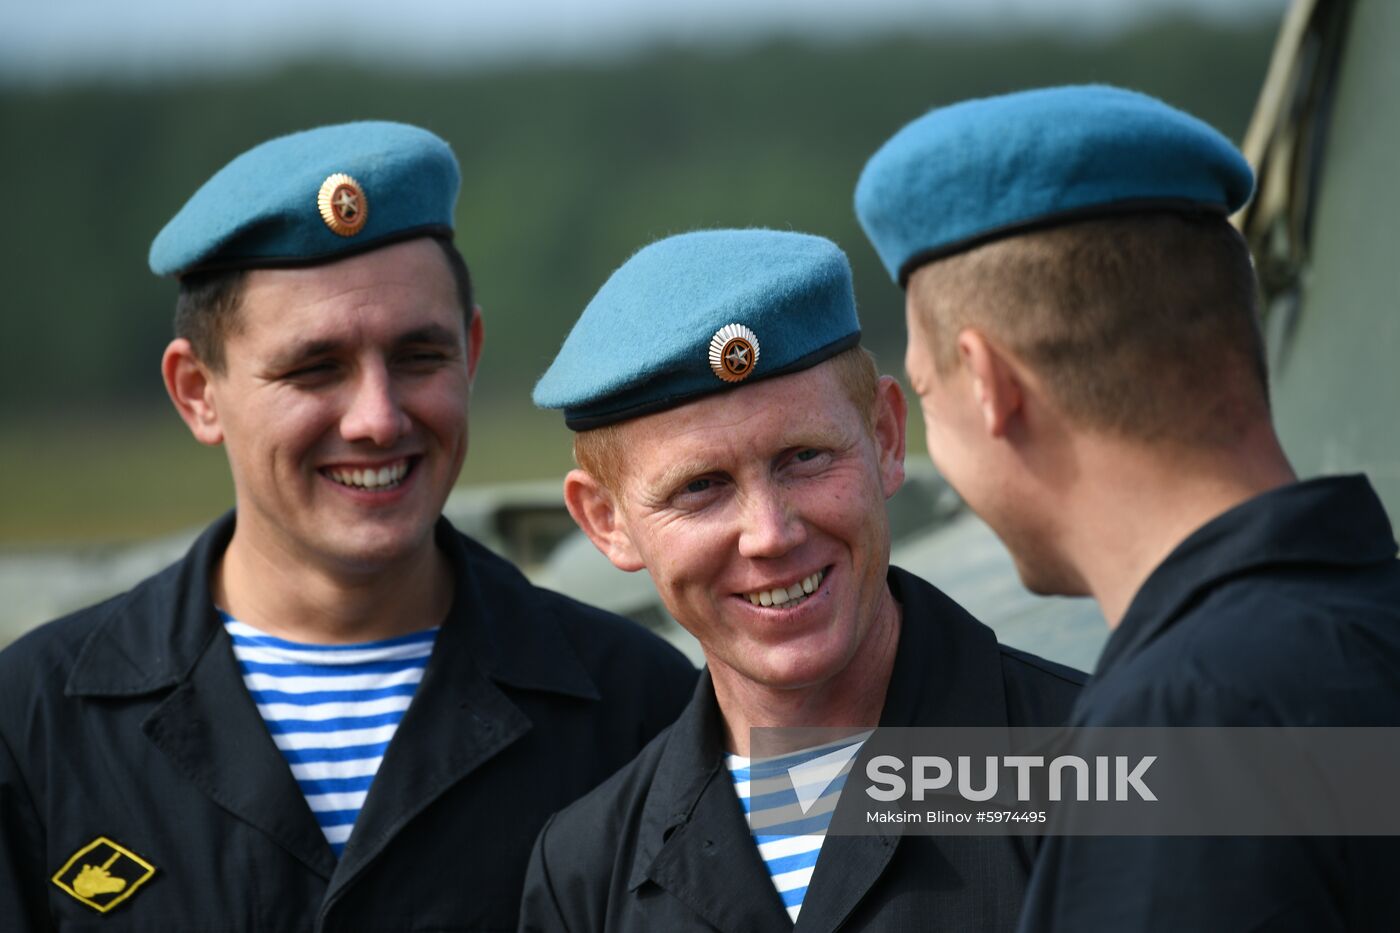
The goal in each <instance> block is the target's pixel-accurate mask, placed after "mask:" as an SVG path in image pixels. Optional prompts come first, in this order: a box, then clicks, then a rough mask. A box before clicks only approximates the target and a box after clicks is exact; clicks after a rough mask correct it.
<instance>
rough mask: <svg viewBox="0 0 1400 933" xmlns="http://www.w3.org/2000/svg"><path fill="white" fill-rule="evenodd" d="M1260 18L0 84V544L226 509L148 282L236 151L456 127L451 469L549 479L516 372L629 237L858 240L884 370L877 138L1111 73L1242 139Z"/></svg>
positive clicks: (623, 250) (871, 329)
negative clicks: (354, 126)
mask: <svg viewBox="0 0 1400 933" xmlns="http://www.w3.org/2000/svg"><path fill="white" fill-rule="evenodd" d="M1276 28H1277V20H1276V19H1274V18H1268V19H1266V20H1264V21H1259V22H1255V23H1244V24H1228V25H1226V24H1220V23H1210V24H1207V23H1203V22H1199V21H1195V20H1191V19H1185V18H1177V19H1165V20H1157V21H1153V22H1149V23H1143V24H1139V25H1137V26H1135V27H1133V28H1131V29H1130V30H1128V31H1125V32H1119V33H1116V34H1111V35H1096V36H1095V37H1094V38H1092V39H1084V40H1074V39H1069V38H1063V37H1060V38H1054V37H1046V36H1035V35H1029V34H1023V35H1002V36H998V35H994V34H989V33H975V34H961V35H950V36H945V37H889V38H885V39H879V40H876V39H864V40H861V41H859V42H855V43H836V42H826V43H816V42H811V41H807V42H797V41H783V42H770V43H767V44H762V45H752V44H750V45H742V46H738V45H736V46H730V47H728V48H724V49H716V48H711V49H708V50H698V49H696V48H693V47H686V48H671V49H652V50H651V51H648V52H646V53H634V54H632V55H630V56H626V57H623V58H620V59H615V60H612V61H608V62H591V63H587V64H572V65H564V64H552V65H550V64H539V63H535V64H519V65H512V66H499V67H492V68H490V69H485V70H482V69H471V68H464V69H463V70H461V71H449V70H443V69H441V68H438V69H435V70H428V69H418V70H402V69H396V70H381V69H374V68H369V67H366V66H362V65H360V66H355V67H345V66H341V65H337V64H336V63H334V62H331V61H326V60H319V61H314V62H306V63H304V64H300V65H296V66H294V67H285V68H281V69H279V70H276V71H268V72H260V73H256V74H247V75H242V76H233V77H230V76H224V77H218V78H215V77H205V78H200V79H185V80H179V81H177V80H174V79H169V80H165V81H149V82H145V83H132V82H128V83H125V84H118V85H113V84H101V85H98V84H92V85H74V84H66V85H60V86H54V87H48V88H44V87H34V86H28V87H26V86H17V85H12V86H0V128H3V129H2V130H0V132H3V145H0V178H3V179H5V181H4V194H3V197H0V205H3V210H4V215H3V216H4V223H0V256H3V260H2V261H3V263H4V270H5V276H4V278H5V281H4V291H3V296H4V297H3V307H2V308H0V334H3V336H0V477H4V481H3V482H0V547H8V548H28V547H33V546H36V545H38V544H41V543H46V542H58V541H73V540H79V541H93V540H119V539H127V538H134V537H140V536H145V535H149V534H154V533H158V532H162V531H168V530H172V529H175V528H180V527H184V526H188V525H194V524H199V523H202V522H204V521H206V520H207V519H208V518H209V517H210V516H212V515H214V514H216V513H217V512H219V511H221V510H222V509H223V508H226V507H227V506H228V505H229V504H231V498H232V497H231V486H230V484H229V482H228V480H227V477H226V470H225V467H224V462H223V457H222V453H221V452H219V451H217V450H206V449H202V448H200V447H198V445H196V444H195V443H194V442H193V441H192V440H190V438H189V436H188V434H187V433H186V432H185V429H184V427H183V425H181V424H180V422H179V421H178V419H177V418H176V417H175V416H174V414H173V413H172V412H171V411H170V410H169V406H168V403H167V402H166V401H165V398H164V393H163V390H162V388H161V384H160V377H159V372H158V366H157V361H158V359H159V355H160V352H161V349H162V348H163V347H164V344H165V342H166V341H167V340H168V339H169V332H170V317H171V312H172V310H173V298H174V294H175V286H174V284H173V283H172V282H170V281H167V280H160V279H157V278H155V277H153V276H152V275H150V273H149V272H148V271H147V269H146V251H147V248H148V246H149V244H150V240H151V238H152V237H153V236H154V235H155V233H156V231H158V230H159V229H160V227H161V225H162V224H163V223H164V222H165V221H166V220H167V219H168V218H169V217H170V216H171V215H172V214H173V213H174V212H175V210H176V209H178V208H179V206H180V204H181V203H182V202H183V201H184V199H185V198H186V197H188V195H189V194H191V193H192V192H193V191H194V190H195V188H196V187H197V186H198V185H199V184H200V183H202V182H203V181H204V179H206V178H207V177H208V176H209V175H210V174H211V173H212V172H213V171H214V170H216V169H217V168H219V167H220V166H221V165H223V164H224V163H225V162H226V161H228V160H229V159H230V158H231V157H233V156H234V155H236V154H237V153H239V152H241V151H243V150H244V149H246V148H248V147H249V146H251V145H252V144H254V143H255V142H258V141H261V140H263V139H267V138H269V137H271V136H274V135H278V134H281V133H285V132H290V131H293V130H297V129H303V128H306V127H309V126H314V125H318V124H323V123H332V122H338V121H342V120H351V119H366V118H374V119H394V120H403V121H407V122H410V123H416V124H419V125H422V126H425V127H428V128H430V129H432V130H434V131H435V132H437V133H438V134H440V135H441V136H443V137H444V138H446V139H447V140H448V141H449V142H450V143H451V144H452V145H453V147H454V149H455V150H456V152H457V155H458V157H459V159H460V160H461V163H462V171H463V188H462V196H461V200H460V201H459V204H458V210H457V224H458V233H457V240H458V244H459V246H460V247H461V248H462V250H463V252H464V253H465V255H466V256H467V259H468V262H469V263H470V265H471V267H472V269H473V274H474V277H475V279H476V283H477V288H478V293H479V296H480V302H481V304H482V306H483V308H484V311H485V315H486V331H487V342H486V347H485V356H484V359H483V363H482V367H481V372H480V375H479V378H478V381H477V385H476V396H475V400H474V403H473V423H472V450H471V453H470V455H469V457H468V461H467V467H466V470H465V471H464V476H463V482H496V481H501V480H515V479H527V478H535V477H550V476H559V475H560V474H561V473H562V472H563V470H564V469H565V468H566V467H567V466H568V464H569V453H568V443H569V437H568V434H567V432H566V431H564V429H563V428H562V426H561V424H560V423H559V418H558V416H557V415H555V414H542V413H537V412H533V411H532V410H531V409H530V406H529V403H528V393H529V389H530V387H531V385H532V384H533V382H534V380H535V378H536V377H537V376H538V375H539V374H540V373H541V372H542V371H543V369H544V367H545V366H546V365H547V363H548V361H549V360H550V359H551V357H552V355H553V352H554V350H555V349H556V348H557V347H558V345H559V343H560V341H561V340H562V339H563V337H564V335H565V333H566V332H567V330H568V328H569V326H570V324H571V323H572V320H573V319H574V317H575V316H576V315H577V314H578V312H579V311H580V310H581V309H582V308H583V306H584V305H585V304H586V303H587V301H588V299H589V298H590V297H591V295H592V294H593V292H594V290H595V289H596V288H597V287H598V286H599V285H600V284H601V283H602V281H603V280H604V279H605V278H606V276H607V275H608V273H609V272H610V271H611V270H612V269H613V268H615V267H616V266H617V265H618V264H619V263H621V262H622V261H623V260H624V259H625V258H626V257H627V256H628V255H629V254H630V253H631V252H632V251H634V250H635V249H637V248H638V247H640V246H642V245H643V244H645V243H647V242H649V241H651V240H653V239H655V238H657V237H660V236H663V235H666V234H668V233H673V232H678V231H681V230H686V229H692V228H697V227H713V226H749V225H753V226H772V227H780V228H791V229H795V230H803V231H810V232H815V233H821V234H824V235H827V236H830V237H832V238H833V239H835V240H836V241H837V242H838V243H840V244H841V245H842V246H843V247H845V249H846V250H847V252H848V253H849V254H850V256H851V261H852V265H853V268H854V271H855V277H856V293H857V297H858V299H859V302H860V307H861V314H862V320H863V323H864V327H865V331H866V336H867V339H866V343H867V345H868V346H870V347H871V348H872V349H873V350H874V351H875V352H876V354H877V356H878V357H879V358H880V360H881V364H882V367H883V368H884V369H886V370H887V371H891V372H902V308H903V299H902V296H901V294H900V293H899V292H898V291H897V290H896V289H895V287H894V286H893V285H892V284H891V283H890V282H889V281H888V279H887V278H886V277H885V276H884V273H883V271H882V270H881V268H880V266H879V264H878V262H877V261H876V258H875V255H874V253H873V252H872V251H871V249H870V247H869V246H868V244H867V243H866V242H865V240H864V238H863V236H862V235H861V233H860V230H859V228H858V227H857V225H856V222H855V218H854V215H853V213H852V210H851V191H852V187H853V185H854V183H855V179H856V177H857V175H858V174H859V171H860V168H861V166H862V165H863V164H864V161H865V159H866V158H867V157H868V156H869V155H870V153H871V152H873V151H874V149H875V148H876V147H877V146H878V145H879V144H880V143H881V142H882V141H883V140H884V139H885V138H886V137H888V136H889V135H890V133H892V132H893V131H894V130H895V129H896V128H898V127H899V126H900V125H902V124H903V123H905V122H906V121H908V120H909V119H911V118H912V117H914V116H916V115H917V114H919V113H921V112H922V111H924V110H926V109H928V108H929V107H931V106H935V105H938V104H942V103H947V102H950V101H954V100H957V99H960V98H965V97H970V96H980V95H985V94H992V93H998V92H1003V91H1009V90H1014V89H1017V88H1023V87H1028V86H1034V85H1041V84H1053V83H1060V82H1084V81H1106V82H1112V83H1115V84H1121V85H1125V86H1129V87H1134V88H1138V89H1140V90H1144V91H1147V92H1149V93H1153V94H1156V95H1158V96H1160V97H1162V98H1164V99H1166V100H1168V101H1170V102H1172V103H1174V104H1177V105H1179V106H1182V107H1184V108H1186V109H1188V110H1191V111H1193V112H1195V113H1196V114H1198V115H1200V116H1201V117H1203V118H1204V119H1206V120H1208V121H1209V122H1211V123H1212V124H1214V125H1215V126H1216V127H1218V128H1219V129H1220V130H1222V131H1223V132H1224V133H1226V134H1227V135H1229V136H1230V137H1232V138H1233V139H1235V140H1239V139H1240V138H1241V136H1242V135H1243V133H1244V130H1245V126H1246V124H1247V121H1248V119H1249V115H1250V112H1251V109H1252V106H1253V103H1254V100H1255V97H1256V95H1257V94H1258V91H1259V87H1260V84H1261V82H1262V79H1263V75H1264V71H1265V66H1266V64H1267V60H1268V55H1269V51H1270V48H1271V45H1272V42H1273V39H1274V35H1275V31H1276ZM910 427H911V430H917V429H918V428H919V419H918V418H912V419H911V424H910ZM910 446H911V449H915V450H917V449H919V448H920V447H921V446H922V439H921V438H920V437H911V445H910Z"/></svg>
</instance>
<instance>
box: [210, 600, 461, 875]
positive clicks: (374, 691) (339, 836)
mask: <svg viewBox="0 0 1400 933" xmlns="http://www.w3.org/2000/svg"><path fill="white" fill-rule="evenodd" d="M219 615H220V616H222V617H223V620H224V628H225V629H227V630H228V633H229V637H231V638H232V639H233V655H234V657H235V658H237V659H238V666H239V668H240V669H241V670H242V672H243V683H244V685H246V686H247V688H248V692H249V693H250V694H252V697H253V702H254V703H255V704H257V707H258V712H259V713H261V714H262V718H263V721H264V722H265V723H267V728H268V731H269V732H271V733H272V740H273V741H274V742H275V743H277V747H278V749H280V750H281V752H282V757H283V758H285V759H286V760H287V764H289V765H290V766H291V768H292V776H293V777H295V778H296V781H297V785H298V786H299V787H300V788H301V792H302V795H303V796H305V797H306V803H307V805H308V806H310V807H311V812H312V813H313V814H315V816H316V822H317V823H318V824H320V826H321V832H323V833H325V834H326V841H327V842H329V843H330V845H331V849H332V851H334V852H335V854H336V857H337V858H339V857H340V855H341V853H342V852H344V851H345V843H346V841H347V840H348V839H349V838H350V830H351V829H352V828H353V827H354V825H355V818H356V817H357V816H359V814H360V808H361V807H362V806H364V802H365V797H366V795H367V794H368V793H369V785H370V782H371V781H373V780H374V775H375V773H376V772H377V771H378V770H379V763H380V762H381V761H383V760H384V751H385V749H387V748H388V747H389V740H390V739H392V738H393V737H394V732H395V731H396V730H397V729H398V727H399V722H400V721H401V720H402V719H403V714H404V711H405V710H407V709H408V704H409V703H411V702H412V701H413V694H414V692H415V691H416V690H417V689H418V684H419V682H420V681H421V680H422V679H423V670H424V668H426V667H427V666H428V657H429V656H430V655H431V654H432V653H433V644H434V642H435V640H436V639H437V633H438V630H437V629H436V628H432V629H428V630H426V631H422V632H415V633H414V634H412V635H403V636H401V637H399V638H389V639H385V640H383V641H371V642H363V643H361V644H358V645H303V644H300V643H298V642H294V641H285V640H283V639H281V638H274V637H272V636H271V635H266V634H264V633H262V632H260V631H258V630H257V629H255V628H253V627H251V626H248V625H245V624H243V623H242V622H239V621H238V620H237V619H234V618H233V617H232V616H230V615H229V614H228V613H226V612H223V611H222V610H220V612H219Z"/></svg>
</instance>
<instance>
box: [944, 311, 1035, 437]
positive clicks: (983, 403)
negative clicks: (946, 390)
mask: <svg viewBox="0 0 1400 933" xmlns="http://www.w3.org/2000/svg"><path fill="white" fill-rule="evenodd" d="M958 354H959V355H960V356H961V358H962V362H963V365H964V366H965V367H967V372H968V375H969V376H970V377H971V379H972V393H973V396H974V397H975V398H976V400H977V407H978V408H979V409H980V411H981V413H982V425H983V427H984V428H986V431H987V434H988V435H989V436H990V437H994V438H998V439H1000V438H1004V437H1006V433H1007V428H1008V426H1009V425H1010V424H1011V422H1012V420H1013V419H1014V418H1015V417H1016V416H1017V415H1018V414H1020V413H1021V412H1022V411H1023V407H1024V405H1025V400H1026V394H1025V382H1024V380H1023V379H1022V376H1021V373H1020V367H1019V366H1018V365H1017V363H1016V361H1015V359H1014V358H1013V357H1011V356H1010V355H1009V354H1007V353H1006V352H1005V351H1003V350H1002V349H1001V348H1000V347H998V346H997V345H996V344H994V343H992V342H991V341H990V340H988V339H987V337H986V335H985V334H983V333H982V332H981V331H978V330H974V329H972V328H967V329H965V330H964V331H962V332H961V333H960V334H958Z"/></svg>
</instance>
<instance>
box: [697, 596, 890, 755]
mask: <svg viewBox="0 0 1400 933" xmlns="http://www.w3.org/2000/svg"><path fill="white" fill-rule="evenodd" d="M899 629H900V609H899V604H898V603H897V602H896V601H895V599H894V596H893V595H892V594H891V593H890V591H889V588H888V587H887V586H886V587H884V588H883V598H882V600H881V604H880V606H879V607H878V609H877V610H876V611H875V622H874V623H873V624H872V625H871V627H870V630H869V631H868V632H867V633H866V635H865V638H864V639H863V640H862V641H861V642H860V644H859V645H858V646H857V647H856V650H855V653H854V655H853V656H852V657H851V659H850V661H849V662H848V663H847V664H846V666H845V667H844V668H842V669H841V670H840V671H838V672H836V673H835V674H833V675H831V676H829V677H826V678H824V679H822V680H821V681H819V682H817V683H813V684H808V685H805V686H801V687H783V686H773V685H769V684H764V683H759V682H758V681H755V680H752V679H750V678H748V677H745V676H744V675H742V674H740V673H739V672H737V671H736V670H734V668H732V667H730V666H728V665H727V664H725V663H724V662H723V661H722V660H720V659H718V658H716V657H714V656H712V655H710V654H709V652H706V660H707V661H708V662H709V667H710V678H711V680H712V681H713V682H714V687H715V699H716V701H717V702H718V703H719V709H720V714H721V716H722V718H723V719H724V731H725V747H726V748H728V749H729V750H730V751H732V752H734V753H736V754H739V755H744V756H748V755H749V754H750V751H751V749H750V746H749V730H750V729H754V728H764V727H782V728H799V727H800V728H851V729H868V728H872V727H874V726H876V725H878V724H879V722H880V713H881V712H882V711H883V709H884V707H885V691H886V688H888V686H889V682H890V674H891V672H892V671H893V670H894V659H895V653H896V651H897V649H898V648H899Z"/></svg>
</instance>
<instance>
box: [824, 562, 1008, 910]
mask: <svg viewBox="0 0 1400 933" xmlns="http://www.w3.org/2000/svg"><path fill="white" fill-rule="evenodd" d="M889 584H890V590H891V592H892V593H893V594H894V596H895V599H896V600H898V601H899V604H900V615H901V621H900V631H899V647H898V649H897V650H896V652H895V660H894V668H893V670H892V671H891V673H890V683H889V686H888V688H887V689H886V691H885V707H884V709H883V711H882V712H881V715H880V726H881V727H882V728H901V727H906V726H950V727H956V726H1005V725H1006V720H1007V713H1006V695H1005V688H1004V686H1003V684H1002V672H1001V655H1000V651H999V649H998V648H997V643H996V636H995V635H994V634H992V631H991V630H990V629H988V628H987V627H986V626H985V625H982V624H981V623H980V622H978V621H977V620H975V619H973V618H972V616H970V615H968V614H967V612H966V611H965V610H964V609H963V608H962V607H961V606H959V605H957V604H956V603H954V602H953V601H952V600H950V599H948V598H947V597H946V596H944V595H943V594H942V593H941V592H939V591H938V590H936V589H934V588H933V587H931V586H929V585H928V584H927V583H925V582H924V581H922V580H920V579H918V578H917V577H914V576H912V575H911V574H908V573H906V572H905V571H903V570H900V569H899V568H897V567H891V568H890V574H889ZM878 734H879V733H878V732H877V735H878ZM1008 743H1009V736H1008ZM873 744H875V743H872V742H867V743H866V746H865V747H864V748H862V749H861V753H860V754H859V755H857V756H856V760H855V762H854V763H853V764H852V772H853V773H863V770H864V768H865V763H866V762H867V761H868V760H869V758H870V756H871V755H872V754H873V752H872V748H873ZM1008 747H1009V746H1008ZM855 803H856V804H859V801H856V802H855ZM851 805H852V804H851V802H850V801H849V800H847V799H845V796H844V794H843V799H842V800H841V802H840V803H838V804H837V806H838V807H843V806H851ZM900 838H901V837H900V836H899V835H898V834H896V833H888V834H880V835H861V836H836V835H829V836H827V838H826V841H825V842H824V843H823V844H822V851H821V855H820V856H819V857H818V859H817V867H816V870H815V871H814V872H813V873H812V882H811V885H810V886H809V887H808V889H807V896H806V898H805V899H804V900H803V902H802V913H801V914H800V915H799V916H798V919H797V927H796V929H797V931H798V933H831V931H833V930H836V929H838V928H840V926H841V924H843V923H844V922H845V921H846V918H847V917H849V916H850V915H851V912H852V911H854V910H855V909H856V906H857V905H858V904H859V903H860V902H861V900H863V899H864V898H865V896H866V895H867V894H868V893H869V892H870V890H871V888H873V887H874V886H875V884H876V882H878V881H879V880H880V876H881V875H883V874H884V872H885V869H886V868H887V867H888V865H889V863H890V859H892V858H893V857H894V853H895V850H896V849H897V848H898V847H899V845H900Z"/></svg>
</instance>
